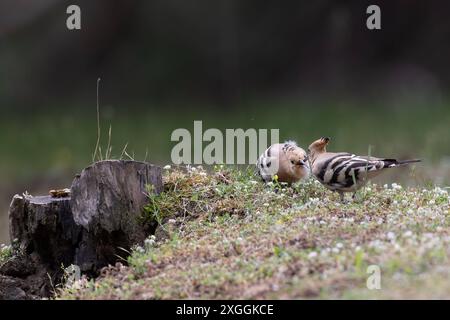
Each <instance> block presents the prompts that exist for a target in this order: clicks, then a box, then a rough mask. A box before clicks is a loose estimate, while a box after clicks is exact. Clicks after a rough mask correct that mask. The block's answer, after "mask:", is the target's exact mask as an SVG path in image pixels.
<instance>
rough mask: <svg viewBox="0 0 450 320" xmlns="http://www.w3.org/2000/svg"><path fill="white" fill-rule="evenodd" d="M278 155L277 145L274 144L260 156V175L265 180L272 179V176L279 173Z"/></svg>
mask: <svg viewBox="0 0 450 320" xmlns="http://www.w3.org/2000/svg"><path fill="white" fill-rule="evenodd" d="M278 156H279V155H278V149H277V145H272V146H270V147H269V148H267V149H266V151H264V153H263V154H262V155H261V156H260V157H259V159H258V162H257V163H256V166H257V169H258V173H259V175H260V176H261V178H262V179H263V180H264V181H265V182H268V181H271V180H272V177H273V176H274V175H275V174H277V171H278V165H279V163H278V160H279V158H278Z"/></svg>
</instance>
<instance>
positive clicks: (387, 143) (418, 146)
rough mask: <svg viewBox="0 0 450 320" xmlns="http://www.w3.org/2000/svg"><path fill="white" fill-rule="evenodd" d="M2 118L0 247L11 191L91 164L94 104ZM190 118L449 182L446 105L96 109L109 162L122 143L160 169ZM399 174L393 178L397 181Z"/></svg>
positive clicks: (66, 178)
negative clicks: (405, 162) (325, 144)
mask: <svg viewBox="0 0 450 320" xmlns="http://www.w3.org/2000/svg"><path fill="white" fill-rule="evenodd" d="M79 110H83V111H79ZM0 115H1V117H0V145H1V146H2V148H1V159H0V176H1V177H2V180H1V181H0V190H1V191H2V196H1V199H0V208H1V213H2V214H0V242H1V241H6V236H4V235H1V234H2V230H3V233H5V230H6V229H7V226H6V225H7V220H6V211H7V207H8V203H9V201H10V199H11V197H12V196H13V195H14V194H15V193H20V192H23V191H25V190H27V191H29V192H30V193H31V194H33V193H42V192H47V190H49V189H50V188H54V187H65V186H69V185H70V183H71V181H72V178H73V176H74V175H75V174H76V173H78V172H80V171H81V169H82V168H84V167H86V166H87V165H89V164H90V163H91V161H92V153H93V151H94V148H95V142H96V137H97V136H96V135H97V125H96V121H97V120H96V111H95V106H93V108H92V111H90V112H86V108H80V107H79V106H67V107H58V108H57V107H53V108H47V109H46V110H42V109H33V110H32V111H28V112H21V113H15V112H8V113H7V114H6V113H5V112H3V113H0ZM194 120H202V121H203V130H206V129H207V128H219V129H226V128H244V129H246V128H256V129H258V128H267V129H271V128H278V129H280V139H281V140H285V139H295V140H297V141H298V143H299V144H300V145H301V146H303V147H307V146H308V144H309V143H310V142H311V141H313V140H315V139H317V138H318V137H320V136H330V137H332V139H333V140H332V143H331V145H330V147H329V149H330V151H350V152H354V153H360V154H367V152H368V146H369V145H371V146H372V155H374V156H386V157H398V158H421V159H423V160H424V162H423V163H422V164H421V165H420V166H419V167H420V168H426V169H429V174H427V175H426V179H425V180H424V179H422V180H419V181H415V182H416V183H432V182H435V181H437V180H438V181H440V182H441V184H442V183H448V182H449V181H450V169H449V168H448V167H449V166H448V165H447V167H446V168H447V169H448V170H446V171H443V170H440V169H439V168H440V167H441V166H442V164H443V163H444V164H448V162H449V160H448V159H449V157H450V126H449V124H450V105H449V104H442V105H436V106H429V107H428V108H426V107H423V106H413V107H408V106H402V107H400V108H396V107H394V106H391V105H384V106H380V105H376V104H374V105H372V106H367V105H366V106H364V108H363V107H361V106H360V105H358V104H357V103H348V102H346V103H342V104H341V103H335V104H332V103H306V102H305V103H300V102H292V101H282V102H280V101H264V102H263V101H254V102H251V103H245V104H242V105H237V106H233V107H229V108H220V107H217V106H211V107H192V106H190V107H189V106H183V107H180V106H161V105H159V106H151V105H149V106H147V107H145V106H132V107H125V106H121V107H119V106H102V107H101V123H102V146H103V147H105V146H106V145H107V141H108V129H109V126H110V125H111V126H112V140H111V141H112V142H111V145H112V147H113V150H112V155H113V157H115V158H117V157H119V156H120V154H121V153H122V149H123V148H124V146H125V145H126V144H127V143H128V147H127V152H128V153H129V154H130V155H134V158H135V159H136V160H144V158H145V155H146V153H147V152H148V156H147V161H149V162H153V163H156V164H161V165H164V164H167V163H170V151H171V149H172V147H173V146H174V145H175V144H176V142H171V141H170V135H171V133H172V131H173V130H175V129H177V128H187V129H188V130H189V131H191V133H192V134H193V121H194ZM204 145H206V143H205V144H204ZM436 168H438V169H436ZM396 172H397V171H396ZM404 176H405V175H404V174H403V175H398V176H395V179H396V180H395V181H397V180H399V179H400V180H401V179H404V178H405V177H404ZM390 178H392V177H390ZM400 182H402V181H400ZM54 184H58V185H54ZM1 216H3V217H1Z"/></svg>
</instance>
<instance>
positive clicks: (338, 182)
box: [308, 138, 421, 201]
mask: <svg viewBox="0 0 450 320" xmlns="http://www.w3.org/2000/svg"><path fill="white" fill-rule="evenodd" d="M329 142H330V138H320V139H319V140H316V141H314V142H313V143H312V144H311V145H310V146H309V148H308V153H309V159H310V166H311V171H312V174H313V175H314V176H315V177H316V178H317V180H319V182H320V183H322V184H323V185H324V186H325V187H326V188H328V189H329V190H332V191H336V192H338V193H339V195H340V197H341V201H343V200H344V192H353V198H354V197H355V194H356V191H357V190H358V189H360V188H361V187H363V186H364V185H365V184H366V183H367V181H368V180H369V179H371V178H373V177H375V176H377V175H379V174H380V173H381V172H383V171H384V170H385V169H387V168H394V167H398V166H403V165H407V164H410V163H415V162H420V161H421V160H396V159H383V158H374V157H365V156H357V155H354V154H351V153H345V152H339V153H335V152H327V150H326V146H327V145H328V143H329Z"/></svg>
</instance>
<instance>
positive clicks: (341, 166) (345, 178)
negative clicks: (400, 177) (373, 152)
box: [314, 153, 390, 190]
mask: <svg viewBox="0 0 450 320" xmlns="http://www.w3.org/2000/svg"><path fill="white" fill-rule="evenodd" d="M314 167H315V168H314V175H315V176H316V178H317V179H318V180H319V181H320V182H321V183H322V184H324V185H325V186H327V187H328V188H330V189H334V190H342V189H348V188H352V187H356V186H357V185H360V184H362V183H363V182H364V181H365V180H366V179H367V178H371V177H372V176H374V175H376V173H377V171H379V170H381V169H383V168H387V167H390V164H389V163H388V159H385V160H382V159H377V158H368V157H362V156H356V155H354V154H350V153H337V154H333V155H330V156H329V157H326V158H324V159H323V160H321V161H320V163H317V165H315V166H314Z"/></svg>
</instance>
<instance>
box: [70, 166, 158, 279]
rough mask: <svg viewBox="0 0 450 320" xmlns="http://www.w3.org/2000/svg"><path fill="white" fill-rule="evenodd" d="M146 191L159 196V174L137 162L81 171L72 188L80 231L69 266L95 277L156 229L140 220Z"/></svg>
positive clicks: (72, 205) (91, 167)
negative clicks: (150, 190)
mask: <svg viewBox="0 0 450 320" xmlns="http://www.w3.org/2000/svg"><path fill="white" fill-rule="evenodd" d="M146 185H153V186H154V189H155V191H156V192H158V193H159V192H161V191H162V187H163V186H162V178H161V168H159V167H155V166H153V165H150V164H147V163H144V162H136V161H102V162H97V163H96V164H94V165H92V166H90V167H88V168H86V169H84V170H83V172H82V173H81V175H80V176H78V177H77V178H75V180H74V181H73V183H72V189H71V190H72V195H71V201H70V206H71V208H72V214H73V218H74V220H75V223H76V224H77V225H79V226H82V227H83V232H82V236H81V239H80V243H79V246H78V249H77V252H76V254H75V260H74V264H76V265H78V266H79V267H80V268H81V271H84V272H87V271H97V270H98V269H99V268H101V267H103V266H105V265H108V264H113V263H114V262H115V261H116V260H117V256H124V255H126V253H125V252H124V251H123V250H121V249H120V248H124V249H126V250H129V249H130V248H131V246H132V245H133V244H138V243H142V242H143V241H144V239H145V238H146V236H147V235H148V234H149V233H151V232H152V230H151V228H152V227H155V226H145V225H143V223H142V221H140V217H141V215H142V208H143V206H144V205H145V204H146V202H147V196H146Z"/></svg>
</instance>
